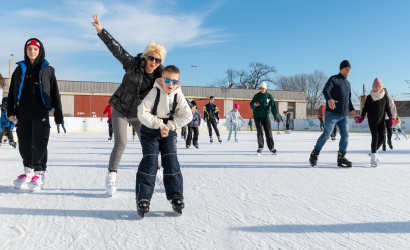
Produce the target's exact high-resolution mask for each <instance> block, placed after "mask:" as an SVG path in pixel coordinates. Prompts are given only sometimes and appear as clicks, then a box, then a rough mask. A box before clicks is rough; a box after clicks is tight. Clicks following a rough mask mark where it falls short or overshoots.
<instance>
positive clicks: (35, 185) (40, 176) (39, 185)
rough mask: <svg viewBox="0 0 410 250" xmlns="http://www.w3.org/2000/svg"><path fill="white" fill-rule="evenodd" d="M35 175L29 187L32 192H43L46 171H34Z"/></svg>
mask: <svg viewBox="0 0 410 250" xmlns="http://www.w3.org/2000/svg"><path fill="white" fill-rule="evenodd" d="M34 173H35V175H34V176H33V178H31V181H30V183H29V184H28V187H29V188H30V192H35V191H41V190H43V186H44V180H45V178H44V174H45V173H46V171H34Z"/></svg>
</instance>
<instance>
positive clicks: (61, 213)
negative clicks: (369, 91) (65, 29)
mask: <svg viewBox="0 0 410 250" xmlns="http://www.w3.org/2000/svg"><path fill="white" fill-rule="evenodd" d="M68 129H69V128H68ZM227 134H228V132H226V131H223V132H221V135H222V138H223V140H224V142H223V143H222V144H219V143H215V142H214V144H210V143H209V141H208V140H209V138H208V134H207V132H205V131H201V132H200V136H199V149H195V148H193V147H192V146H191V148H189V149H186V148H185V144H184V142H183V141H182V140H181V139H180V138H178V157H179V161H180V164H181V168H182V173H183V177H184V195H185V209H184V210H183V215H182V216H179V215H178V214H176V213H175V212H173V211H172V208H171V205H170V203H169V202H168V201H167V200H166V198H165V193H163V192H161V191H160V190H159V189H156V190H155V193H154V196H153V199H152V200H151V210H150V212H149V213H147V214H146V216H145V218H144V219H140V218H139V216H138V215H137V211H136V201H135V174H136V172H137V167H138V164H139V162H140V160H141V145H140V144H139V142H138V141H135V142H133V141H132V136H131V133H130V132H129V135H128V136H129V138H128V145H127V149H126V151H125V152H124V155H123V157H122V161H121V164H120V168H119V172H118V191H117V193H115V195H114V196H113V197H111V198H110V197H108V196H107V195H106V194H105V191H104V181H105V177H106V173H107V165H108V160H109V156H110V152H111V149H112V146H113V143H112V142H108V141H107V138H108V133H107V132H78V133H74V132H73V133H70V131H69V130H68V135H67V136H64V135H63V136H60V137H57V134H56V133H52V135H51V136H50V143H49V147H48V149H49V161H48V171H47V173H46V180H45V187H44V190H43V191H41V192H34V193H30V192H29V191H27V190H17V189H14V188H13V186H12V183H13V180H14V179H16V177H17V176H18V175H20V174H22V173H23V167H22V161H21V158H20V155H19V152H18V150H17V149H14V148H12V147H11V146H9V145H8V144H2V146H1V147H0V165H1V167H0V220H1V224H0V235H1V236H0V238H1V241H0V248H1V249H143V248H145V249H279V248H280V249H409V248H410V192H409V190H410V166H409V162H410V158H409V151H410V139H409V140H404V138H403V137H402V139H401V140H399V141H393V143H394V145H393V146H394V149H393V150H390V149H388V150H387V151H386V152H380V153H379V158H380V163H381V165H380V166H378V167H377V168H374V167H371V166H370V157H369V156H368V155H367V153H368V152H369V151H370V140H371V136H370V133H368V132H364V133H350V138H349V147H348V153H347V155H346V156H347V158H348V159H349V160H350V161H352V162H353V168H339V167H337V166H336V158H337V150H338V140H337V141H336V142H331V141H328V142H327V143H326V145H325V146H324V148H323V150H322V152H321V154H320V156H319V162H318V166H316V167H314V168H312V167H311V166H310V164H309V161H308V159H309V154H310V152H311V150H312V149H313V146H314V144H315V142H316V140H317V138H318V137H319V135H320V132H298V131H295V132H292V133H291V134H283V133H282V134H280V135H278V134H276V131H273V135H274V140H275V148H276V149H277V150H278V154H277V155H272V154H270V153H269V152H268V150H267V148H266V145H265V150H264V151H263V153H262V155H261V156H258V155H257V154H256V149H257V143H256V132H255V131H253V132H251V131H240V132H238V139H239V143H234V142H230V143H227V142H226V139H227ZM393 136H394V135H393ZM337 137H339V134H338V136H337ZM215 138H216V137H215V135H214V140H215Z"/></svg>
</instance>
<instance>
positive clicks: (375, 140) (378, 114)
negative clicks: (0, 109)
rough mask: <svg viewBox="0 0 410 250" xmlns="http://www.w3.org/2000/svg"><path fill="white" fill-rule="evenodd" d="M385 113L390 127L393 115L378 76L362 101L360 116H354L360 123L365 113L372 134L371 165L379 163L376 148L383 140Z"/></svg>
mask: <svg viewBox="0 0 410 250" xmlns="http://www.w3.org/2000/svg"><path fill="white" fill-rule="evenodd" d="M386 113H387V115H388V116H389V123H388V124H387V126H388V127H389V128H392V127H393V125H394V117H393V115H392V112H391V111H390V106H389V99H388V97H387V95H386V93H385V91H384V89H383V84H382V81H381V80H380V79H379V78H376V79H374V81H373V89H372V90H371V91H370V95H368V96H367V98H366V101H365V103H364V107H363V109H362V113H361V116H356V117H355V122H356V123H361V122H362V121H363V120H364V117H365V116H366V114H367V120H368V123H369V128H370V133H371V135H372V143H371V160H370V163H371V165H372V166H373V167H377V166H378V165H379V158H378V157H377V150H378V149H379V148H380V146H381V145H382V144H383V141H384V140H385V137H384V134H385V130H386V127H385V126H386V124H385V122H384V116H385V114H386Z"/></svg>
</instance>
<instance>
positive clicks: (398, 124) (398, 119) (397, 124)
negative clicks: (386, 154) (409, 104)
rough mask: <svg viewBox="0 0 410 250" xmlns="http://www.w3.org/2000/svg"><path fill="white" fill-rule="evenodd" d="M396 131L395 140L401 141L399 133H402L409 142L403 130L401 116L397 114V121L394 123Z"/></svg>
mask: <svg viewBox="0 0 410 250" xmlns="http://www.w3.org/2000/svg"><path fill="white" fill-rule="evenodd" d="M394 124H395V125H394V130H395V132H396V138H394V139H395V140H400V137H399V133H402V134H403V135H404V138H405V139H406V140H407V139H408V138H409V136H408V135H406V133H404V130H403V128H402V127H401V120H400V117H399V114H396V120H395V121H394Z"/></svg>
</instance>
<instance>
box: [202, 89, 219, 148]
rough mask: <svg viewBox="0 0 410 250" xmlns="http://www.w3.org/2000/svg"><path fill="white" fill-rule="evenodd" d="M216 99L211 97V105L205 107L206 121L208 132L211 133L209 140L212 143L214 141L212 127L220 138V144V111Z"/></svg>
mask: <svg viewBox="0 0 410 250" xmlns="http://www.w3.org/2000/svg"><path fill="white" fill-rule="evenodd" d="M214 101H215V97H213V96H211V97H209V103H207V104H205V106H204V115H203V117H204V121H206V123H207V125H208V131H209V139H210V141H211V143H212V142H213V141H214V140H213V139H212V127H213V128H214V130H215V134H216V136H218V141H219V143H222V140H221V136H220V135H219V130H218V125H217V124H218V123H219V109H218V107H217V106H216V104H215V103H214Z"/></svg>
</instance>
